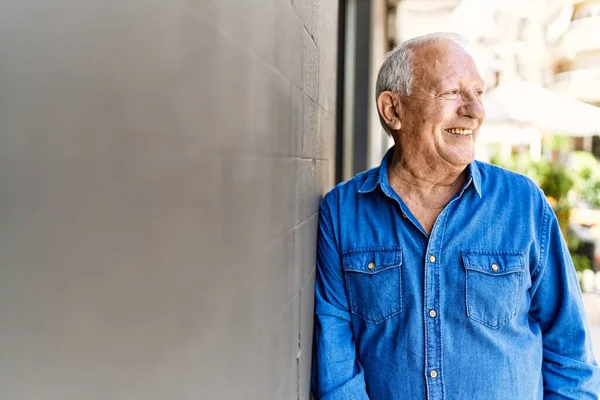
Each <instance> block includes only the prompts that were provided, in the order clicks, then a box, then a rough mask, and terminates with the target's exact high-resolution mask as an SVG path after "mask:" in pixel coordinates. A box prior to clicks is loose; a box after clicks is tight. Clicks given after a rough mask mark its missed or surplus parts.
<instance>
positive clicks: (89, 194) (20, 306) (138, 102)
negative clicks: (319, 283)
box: [0, 0, 338, 400]
mask: <svg viewBox="0 0 600 400" xmlns="http://www.w3.org/2000/svg"><path fill="white" fill-rule="evenodd" d="M337 21H338V3H337V1H334V0H322V1H315V0H293V1H289V0H258V1H230V0H218V1H203V0H201V1H200V2H187V1H171V2H164V1H146V0H144V1H137V0H134V1H126V2H115V1H108V2H104V1H101V2H73V1H64V0H58V1H54V2H52V3H51V4H50V3H48V2H45V1H41V0H26V1H19V2H3V3H2V4H1V5H0V26H2V32H3V36H4V38H5V39H6V40H2V42H1V43H0V53H1V54H2V57H1V61H0V64H1V66H0V87H2V98H1V99H0V127H1V129H0V132H1V133H0V166H1V168H0V187H1V188H2V189H1V194H0V220H1V221H2V222H1V223H0V266H1V268H0V320H1V321H2V323H0V398H2V399H5V400H18V399H44V400H59V399H60V400H81V399H127V400H134V399H144V400H152V399H157V400H164V399H180V400H184V399H224V400H229V399H271V398H272V399H298V398H299V399H308V397H309V393H308V390H309V376H310V359H311V337H312V320H313V314H312V313H313V285H314V278H315V243H316V229H317V219H318V214H317V212H318V205H319V200H320V198H321V196H322V194H323V192H325V191H327V190H328V189H329V188H330V187H331V186H332V185H333V181H334V176H333V163H334V147H335V132H334V124H335V118H334V115H335V109H334V108H335V96H336V92H335V87H336V64H337V59H336V58H337V34H338V26H337ZM9 38H10V39H9Z"/></svg>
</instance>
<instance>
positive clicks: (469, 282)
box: [462, 251, 525, 329]
mask: <svg viewBox="0 0 600 400" xmlns="http://www.w3.org/2000/svg"><path fill="white" fill-rule="evenodd" d="M462 259H463V265H464V267H465V270H466V288H465V296H466V297H465V298H466V300H465V301H466V308H467V315H468V316H469V318H471V319H473V320H475V321H477V322H479V323H481V324H483V325H486V326H488V327H490V328H493V329H497V328H499V327H500V326H502V325H504V324H505V323H507V322H508V321H510V320H511V319H512V318H513V317H514V316H515V314H516V313H517V308H518V305H519V301H520V300H521V292H522V290H521V288H522V286H523V274H524V270H525V262H524V260H523V255H522V254H520V253H500V252H498V253H494V252H489V253H488V252H469V251H463V252H462Z"/></svg>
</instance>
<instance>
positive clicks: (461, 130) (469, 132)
mask: <svg viewBox="0 0 600 400" xmlns="http://www.w3.org/2000/svg"><path fill="white" fill-rule="evenodd" d="M444 130H445V131H446V132H448V133H452V134H453V135H460V136H470V135H472V134H473V129H467V128H448V129H444Z"/></svg>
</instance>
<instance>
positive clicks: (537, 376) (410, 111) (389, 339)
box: [313, 34, 600, 400]
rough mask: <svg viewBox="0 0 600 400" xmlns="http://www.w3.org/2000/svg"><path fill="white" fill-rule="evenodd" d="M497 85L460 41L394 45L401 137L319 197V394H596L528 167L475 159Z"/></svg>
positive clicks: (556, 240)
mask: <svg viewBox="0 0 600 400" xmlns="http://www.w3.org/2000/svg"><path fill="white" fill-rule="evenodd" d="M483 91H484V83H483V81H482V79H481V77H480V75H479V73H478V72H477V68H476V67H475V64H474V62H473V60H472V59H471V57H470V56H469V55H468V54H467V52H466V51H465V49H464V48H463V46H462V44H461V43H459V40H458V39H457V38H456V37H454V36H451V35H448V34H431V35H426V36H422V37H418V38H415V39H412V40H409V41H407V42H405V43H403V44H401V45H400V46H399V47H398V48H396V49H395V50H393V51H392V52H391V53H390V54H389V55H388V57H387V58H386V60H385V62H384V63H383V65H382V67H381V70H380V72H379V77H378V80H377V90H376V95H377V108H378V110H379V114H380V119H381V121H382V124H383V127H384V128H385V130H386V131H387V132H388V133H389V134H390V135H391V136H392V138H393V139H394V142H395V146H394V147H393V148H392V149H390V150H389V151H388V152H387V154H386V155H385V157H384V158H383V161H382V163H381V166H380V167H378V168H374V169H372V170H369V171H367V172H364V173H361V174H359V175H357V176H356V177H354V178H353V179H352V180H350V181H349V182H346V183H343V184H341V185H338V186H337V187H336V188H335V189H333V190H332V191H331V192H330V193H328V194H327V196H326V197H325V199H324V200H323V202H322V204H321V213H320V221H319V238H318V255H317V285H316V304H315V313H316V320H315V357H314V368H313V393H314V395H315V396H316V397H317V398H318V399H329V400H333V399H344V400H348V399H372V400H375V399H392V400H396V399H397V400H400V399H403V400H404V399H406V400H418V399H459V400H471V399H475V400H478V399H481V400H493V399H506V400H533V399H577V400H583V399H598V396H599V394H600V371H599V369H598V366H597V364H596V362H595V361H594V358H593V355H592V349H591V345H590V340H589V333H588V331H587V330H586V327H585V315H584V311H583V307H582V301H581V295H580V291H579V286H578V282H577V276H576V275H575V271H574V269H573V264H572V262H571V259H570V258H569V252H568V250H567V247H566V246H565V243H564V241H563V239H562V236H561V233H560V229H559V226H558V223H557V220H556V218H555V216H554V213H553V211H552V209H551V208H550V206H549V205H548V203H547V202H546V200H545V198H544V195H543V193H542V192H541V191H540V190H539V189H538V188H537V187H536V186H535V184H534V183H533V182H532V181H531V180H529V179H528V178H526V177H524V176H521V175H518V174H515V173H512V172H508V171H505V170H502V169H500V168H497V167H494V166H492V165H488V164H485V163H480V162H476V161H474V143H475V139H476V138H477V134H478V132H479V129H480V128H481V124H482V123H483V120H484V116H485V113H484V109H483V104H482V94H483Z"/></svg>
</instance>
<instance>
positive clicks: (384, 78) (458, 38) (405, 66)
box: [375, 32, 467, 100]
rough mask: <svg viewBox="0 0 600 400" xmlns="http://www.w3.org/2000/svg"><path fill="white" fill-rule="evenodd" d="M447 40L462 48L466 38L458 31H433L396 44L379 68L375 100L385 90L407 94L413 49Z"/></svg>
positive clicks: (409, 87)
mask: <svg viewBox="0 0 600 400" xmlns="http://www.w3.org/2000/svg"><path fill="white" fill-rule="evenodd" d="M448 41H450V42H454V43H456V44H458V45H460V46H461V47H463V48H464V47H465V46H466V45H467V39H466V38H465V37H463V36H462V35H459V34H458V33H449V32H435V33H428V34H426V35H423V36H418V37H416V38H413V39H410V40H407V41H405V42H402V43H400V44H399V45H398V46H396V48H394V49H393V50H392V51H390V52H389V53H388V54H387V55H386V57H385V60H384V61H383V64H382V65H381V68H380V69H379V74H378V75H377V85H376V86H375V100H377V98H378V97H379V95H380V94H381V92H385V91H386V90H390V91H395V92H398V93H399V94H400V95H402V96H409V95H410V93H411V89H412V81H413V76H414V74H413V67H412V65H411V64H412V61H413V60H412V58H413V54H414V49H415V48H417V47H421V46H427V45H432V44H438V43H443V42H448Z"/></svg>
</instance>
